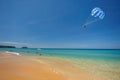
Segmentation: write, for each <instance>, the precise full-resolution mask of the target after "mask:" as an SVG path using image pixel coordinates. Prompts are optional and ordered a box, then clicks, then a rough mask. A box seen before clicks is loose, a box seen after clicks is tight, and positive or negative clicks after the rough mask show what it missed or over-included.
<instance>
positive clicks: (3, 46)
mask: <svg viewBox="0 0 120 80" xmlns="http://www.w3.org/2000/svg"><path fill="white" fill-rule="evenodd" d="M0 48H16V47H15V46H6V45H0Z"/></svg>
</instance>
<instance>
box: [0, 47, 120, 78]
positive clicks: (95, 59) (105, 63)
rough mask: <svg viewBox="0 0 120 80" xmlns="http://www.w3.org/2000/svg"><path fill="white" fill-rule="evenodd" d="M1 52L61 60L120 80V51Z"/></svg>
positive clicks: (33, 50) (42, 50)
mask: <svg viewBox="0 0 120 80" xmlns="http://www.w3.org/2000/svg"><path fill="white" fill-rule="evenodd" d="M0 51H11V52H18V53H20V54H24V55H39V54H42V56H47V57H51V58H60V59H63V60H68V61H70V62H72V63H73V64H74V65H75V66H77V67H79V68H80V69H83V70H85V71H88V72H90V73H92V74H95V75H98V76H101V77H105V78H106V80H120V50H115V49H111V50H106V49H54V48H51V49H49V48H42V49H37V48H28V49H20V48H15V49H12V48H11V49H10V48H9V49H8V48H1V49H0Z"/></svg>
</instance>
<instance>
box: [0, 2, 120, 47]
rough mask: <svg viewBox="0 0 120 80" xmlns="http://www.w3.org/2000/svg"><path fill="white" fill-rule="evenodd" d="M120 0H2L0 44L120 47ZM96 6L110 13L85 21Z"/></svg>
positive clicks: (0, 7)
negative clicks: (88, 21)
mask: <svg viewBox="0 0 120 80" xmlns="http://www.w3.org/2000/svg"><path fill="white" fill-rule="evenodd" d="M119 3H120V1H119V0H109V1H108V0H104V1H103V0H0V44H6V45H16V46H18V47H20V46H28V47H49V48H53V47H54V48H117V49H118V48H120V7H119ZM94 7H100V8H101V9H102V10H103V11H104V12H105V14H106V16H105V18H104V19H103V20H101V21H98V22H96V23H93V24H91V25H88V26H87V29H86V30H83V28H82V25H83V24H84V23H85V21H86V19H87V18H88V16H89V15H90V11H91V10H92V9H93V8H94Z"/></svg>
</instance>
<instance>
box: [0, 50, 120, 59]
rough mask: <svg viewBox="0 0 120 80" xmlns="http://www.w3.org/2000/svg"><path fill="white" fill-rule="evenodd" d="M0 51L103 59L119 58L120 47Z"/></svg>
mask: <svg viewBox="0 0 120 80" xmlns="http://www.w3.org/2000/svg"><path fill="white" fill-rule="evenodd" d="M0 51H11V52H18V53H20V54H31V55H39V54H42V55H44V56H51V57H52V56H54V57H55V56H56V57H64V58H87V59H101V60H103V59H104V60H106V59H108V60H119V61H120V50H119V49H66V48H63V49H62V48H41V49H37V48H27V49H22V48H0Z"/></svg>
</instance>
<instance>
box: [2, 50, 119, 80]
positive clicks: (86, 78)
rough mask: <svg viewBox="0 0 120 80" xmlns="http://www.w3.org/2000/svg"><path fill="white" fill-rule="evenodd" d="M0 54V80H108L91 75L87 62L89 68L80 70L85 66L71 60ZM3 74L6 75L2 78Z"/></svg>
mask: <svg viewBox="0 0 120 80" xmlns="http://www.w3.org/2000/svg"><path fill="white" fill-rule="evenodd" d="M0 54H3V55H0V71H1V72H0V75H1V76H0V80H16V79H17V80H27V79H28V78H29V80H44V79H45V80H79V79H82V80H109V79H108V78H107V77H108V76H107V77H104V76H100V75H97V74H94V73H91V71H90V70H89V69H94V68H92V67H94V65H93V64H91V63H89V62H88V64H91V65H88V68H89V67H90V68H89V69H87V68H86V69H87V70H86V69H83V68H82V67H83V66H86V64H81V65H80V66H76V65H74V64H73V62H72V61H71V60H65V59H60V58H56V57H54V58H53V57H46V56H36V55H34V56H32V55H22V56H17V55H14V54H9V53H3V52H0ZM3 57H4V58H3ZM83 62H84V61H83ZM6 66H7V67H6ZM95 70H97V69H95ZM98 71H99V70H98ZM16 73H17V75H16ZM3 74H7V75H5V76H4V77H3ZM118 75H119V74H118ZM6 76H7V77H6ZM46 77H47V78H46ZM113 80H114V79H113ZM116 80H119V79H117V78H116Z"/></svg>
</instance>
